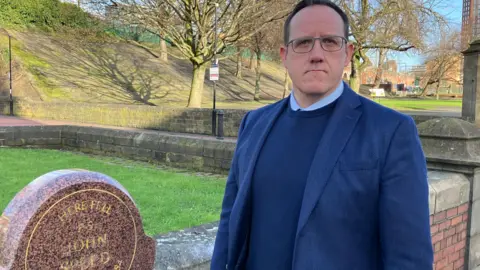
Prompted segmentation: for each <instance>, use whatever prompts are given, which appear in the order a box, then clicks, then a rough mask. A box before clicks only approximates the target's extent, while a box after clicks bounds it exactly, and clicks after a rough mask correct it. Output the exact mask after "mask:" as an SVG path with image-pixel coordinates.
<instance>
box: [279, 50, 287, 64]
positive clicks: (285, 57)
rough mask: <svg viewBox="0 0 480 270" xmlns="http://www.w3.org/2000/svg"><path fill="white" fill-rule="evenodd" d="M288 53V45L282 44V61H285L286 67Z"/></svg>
mask: <svg viewBox="0 0 480 270" xmlns="http://www.w3.org/2000/svg"><path fill="white" fill-rule="evenodd" d="M287 53H288V49H287V47H285V46H284V45H281V46H280V58H282V62H283V66H284V67H287V66H286V63H285V62H286V61H287Z"/></svg>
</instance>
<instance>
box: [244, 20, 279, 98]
mask: <svg viewBox="0 0 480 270" xmlns="http://www.w3.org/2000/svg"><path fill="white" fill-rule="evenodd" d="M280 27H281V24H279V23H276V24H273V25H272V26H271V27H270V28H269V30H268V31H267V30H262V31H260V32H257V33H255V35H253V37H252V39H251V48H252V51H253V52H254V53H255V55H256V56H257V59H256V65H255V93H254V100H255V101H259V100H260V90H261V86H260V80H261V77H262V56H263V55H264V54H265V53H273V52H274V51H275V49H276V48H278V46H279V45H280V44H281V42H282V37H281V35H278V34H277V33H279V32H278V30H279V29H280ZM275 53H277V52H275Z"/></svg>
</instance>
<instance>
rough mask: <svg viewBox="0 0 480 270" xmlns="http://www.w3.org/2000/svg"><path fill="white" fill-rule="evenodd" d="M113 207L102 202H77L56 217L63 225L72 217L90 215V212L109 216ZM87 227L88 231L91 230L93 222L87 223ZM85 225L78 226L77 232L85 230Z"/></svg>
mask: <svg viewBox="0 0 480 270" xmlns="http://www.w3.org/2000/svg"><path fill="white" fill-rule="evenodd" d="M112 208H113V206H112V205H111V204H107V203H106V202H103V201H96V200H92V201H78V202H74V203H72V204H70V205H68V206H67V207H65V208H64V209H63V211H62V212H61V213H60V214H59V215H58V218H59V219H60V221H61V222H62V223H65V222H66V221H67V220H68V219H69V218H70V217H71V216H72V215H75V214H78V213H89V214H90V213H91V212H98V213H102V214H105V215H108V216H109V215H110V214H111V213H112ZM89 224H91V225H89V226H88V227H90V228H89V230H91V229H93V222H89ZM86 228H87V227H86V226H85V223H84V224H82V225H81V226H80V225H79V226H78V231H80V230H82V229H86Z"/></svg>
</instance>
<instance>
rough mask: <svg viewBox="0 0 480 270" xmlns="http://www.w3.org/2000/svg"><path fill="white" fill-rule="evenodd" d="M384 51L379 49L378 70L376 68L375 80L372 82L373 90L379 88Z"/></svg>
mask: <svg viewBox="0 0 480 270" xmlns="http://www.w3.org/2000/svg"><path fill="white" fill-rule="evenodd" d="M385 55H386V53H385V50H384V49H380V52H379V54H378V68H377V73H376V74H375V80H374V81H373V84H374V86H373V88H378V87H380V80H381V79H382V75H383V67H382V64H383V62H384V61H385Z"/></svg>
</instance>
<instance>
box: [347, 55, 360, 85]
mask: <svg viewBox="0 0 480 270" xmlns="http://www.w3.org/2000/svg"><path fill="white" fill-rule="evenodd" d="M359 62H360V60H359V59H358V58H357V57H355V56H353V57H352V65H351V66H352V72H351V73H350V81H349V85H350V88H352V90H353V91H355V92H357V93H358V92H359V91H360V78H359V77H360V76H359V70H358V66H359V65H360V63H359Z"/></svg>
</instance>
